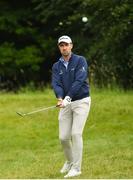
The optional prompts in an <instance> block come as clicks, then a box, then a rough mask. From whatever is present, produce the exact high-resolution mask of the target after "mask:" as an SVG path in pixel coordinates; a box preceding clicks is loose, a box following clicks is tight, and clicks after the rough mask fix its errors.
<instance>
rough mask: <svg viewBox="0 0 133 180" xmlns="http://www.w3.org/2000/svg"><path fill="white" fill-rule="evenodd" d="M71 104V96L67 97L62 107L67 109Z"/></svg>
mask: <svg viewBox="0 0 133 180" xmlns="http://www.w3.org/2000/svg"><path fill="white" fill-rule="evenodd" d="M70 103H71V98H70V97H69V96H66V97H65V98H64V99H63V101H62V107H66V106H67V105H69V104H70Z"/></svg>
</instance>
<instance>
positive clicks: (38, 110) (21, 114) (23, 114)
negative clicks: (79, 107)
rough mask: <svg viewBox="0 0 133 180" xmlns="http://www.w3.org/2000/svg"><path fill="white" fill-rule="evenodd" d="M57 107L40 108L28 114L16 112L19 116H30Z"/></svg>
mask: <svg viewBox="0 0 133 180" xmlns="http://www.w3.org/2000/svg"><path fill="white" fill-rule="evenodd" d="M56 107H57V106H50V107H46V108H40V109H37V110H35V111H31V112H28V113H22V112H16V113H17V114H18V115H19V116H22V117H24V116H27V115H31V114H34V113H37V112H41V111H46V110H48V109H53V108H56Z"/></svg>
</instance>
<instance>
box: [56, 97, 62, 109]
mask: <svg viewBox="0 0 133 180" xmlns="http://www.w3.org/2000/svg"><path fill="white" fill-rule="evenodd" d="M62 102H63V99H62V98H58V102H57V107H61V106H62Z"/></svg>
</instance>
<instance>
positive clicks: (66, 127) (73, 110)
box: [59, 97, 91, 170]
mask: <svg viewBox="0 0 133 180" xmlns="http://www.w3.org/2000/svg"><path fill="white" fill-rule="evenodd" d="M90 105H91V98H90V97H87V98H83V99H81V100H77V101H73V102H72V103H71V104H70V105H68V106H66V107H65V108H62V109H60V112H59V138H60V141H61V144H62V147H63V150H64V154H65V157H66V159H67V161H68V162H72V163H73V166H74V167H75V168H77V169H78V170H81V163H82V151H83V139H82V133H83V129H84V126H85V123H86V120H87V117H88V114H89V111H90Z"/></svg>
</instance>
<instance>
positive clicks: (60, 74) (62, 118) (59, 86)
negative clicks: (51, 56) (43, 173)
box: [52, 35, 91, 178]
mask: <svg viewBox="0 0 133 180" xmlns="http://www.w3.org/2000/svg"><path fill="white" fill-rule="evenodd" d="M58 48H59V50H60V53H61V55H62V56H61V57H60V59H59V61H58V62H56V63H55V64H54V65H53V68H52V86H53V89H54V92H55V95H56V97H57V105H58V107H59V108H60V112H59V139H60V141H61V144H62V147H63V150H64V154H65V157H66V162H65V164H64V165H63V167H62V169H61V170H60V172H61V173H67V174H66V175H65V176H64V177H65V178H68V177H74V176H78V175H80V174H81V163H82V149H83V140H82V133H83V129H84V126H85V122H86V120H87V117H88V114H89V110H90V104H91V98H90V94H89V85H88V83H87V78H88V73H87V71H88V65H87V62H86V59H85V58H84V57H83V56H79V55H76V54H74V53H72V48H73V43H72V40H71V38H70V37H69V36H66V35H64V36H61V37H60V38H59V39H58Z"/></svg>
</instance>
